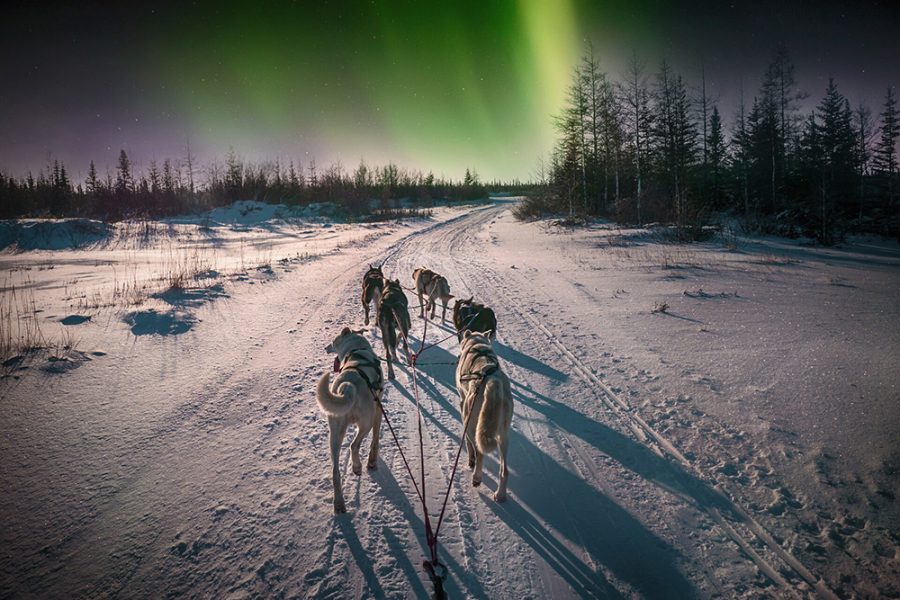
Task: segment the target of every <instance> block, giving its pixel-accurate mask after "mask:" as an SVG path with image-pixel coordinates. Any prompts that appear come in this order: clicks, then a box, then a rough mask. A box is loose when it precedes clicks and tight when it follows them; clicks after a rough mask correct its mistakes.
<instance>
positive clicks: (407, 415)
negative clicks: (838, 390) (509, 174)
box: [0, 204, 836, 598]
mask: <svg viewBox="0 0 900 600" xmlns="http://www.w3.org/2000/svg"><path fill="white" fill-rule="evenodd" d="M507 211H508V206H507V205H504V204H500V205H494V206H488V207H485V208H480V209H477V210H473V211H471V212H467V213H464V214H461V215H459V216H458V217H455V218H453V219H450V220H448V221H445V222H442V223H437V224H434V225H431V226H428V227H425V228H423V229H420V230H418V231H415V232H413V233H411V234H409V235H406V236H405V237H402V238H401V239H399V240H398V241H396V242H394V243H392V244H390V245H387V246H386V247H381V246H384V244H382V242H381V241H376V242H373V243H371V244H370V245H368V246H366V247H364V248H362V249H359V250H357V252H355V253H354V254H353V255H350V254H339V255H336V256H331V257H328V258H327V259H324V260H328V261H330V263H329V264H328V265H327V268H328V273H329V274H330V275H329V276H328V277H327V278H326V279H327V281H326V283H327V284H326V285H322V286H317V287H316V289H307V288H305V287H304V286H303V285H302V282H301V283H300V284H297V285H291V286H288V285H286V284H285V282H279V283H276V284H273V286H281V287H278V288H274V287H273V291H268V290H262V291H259V290H257V291H258V292H259V293H260V294H261V296H260V298H259V299H258V303H259V306H260V307H265V306H269V305H270V304H271V303H273V302H274V303H276V304H275V305H276V306H277V307H278V308H277V309H273V312H274V314H273V318H272V321H271V327H270V328H269V331H261V332H257V335H256V338H255V340H252V341H253V343H252V344H249V343H247V349H246V351H245V352H244V357H245V360H244V361H242V362H241V364H215V368H213V369H212V370H211V371H212V375H210V376H201V377H199V378H198V381H194V382H192V383H189V381H188V379H185V386H186V389H185V391H184V394H183V400H182V401H181V402H176V403H175V404H173V406H172V408H171V409H170V410H169V411H168V412H167V413H165V414H163V416H162V417H160V418H159V419H157V421H156V424H155V425H154V426H152V427H150V428H149V429H148V431H147V432H146V433H145V434H144V435H142V436H141V439H140V442H134V443H133V444H132V445H130V446H129V447H128V448H126V450H124V451H123V457H124V458H123V460H125V461H126V462H127V463H128V465H129V468H127V469H124V470H126V471H128V472H129V475H128V476H126V477H120V478H119V479H117V480H115V481H114V482H113V483H112V484H111V487H110V488H109V489H107V491H106V493H105V496H104V497H103V499H101V500H97V501H95V502H94V505H93V507H92V509H91V510H90V511H88V512H87V513H84V514H81V515H79V516H76V517H73V519H74V521H73V523H71V524H70V525H69V526H68V527H67V528H66V530H67V531H68V533H67V534H66V535H65V536H63V537H61V538H59V539H57V540H55V541H54V543H52V544H50V545H48V546H46V547H44V548H42V549H39V551H38V552H36V553H34V554H29V555H28V556H26V557H24V558H23V559H22V562H20V563H15V564H11V563H10V561H9V558H8V557H7V558H4V559H3V561H2V562H0V565H2V570H0V583H3V584H4V585H2V586H0V597H4V598H5V597H20V596H21V597H42V596H43V597H49V596H60V595H68V594H70V593H71V594H74V595H76V596H85V597H92V596H104V597H160V596H173V595H175V596H182V595H188V596H196V597H222V596H229V597H256V596H265V597H315V598H344V597H358V598H363V597H379V598H381V597H385V598H399V597H416V598H421V597H426V596H428V595H429V594H430V593H431V584H430V583H429V582H428V581H427V580H426V578H425V575H424V571H423V569H422V566H421V561H422V559H423V558H425V557H427V555H428V548H427V546H426V544H425V540H424V537H425V536H424V523H423V517H422V507H421V504H420V503H419V501H418V499H417V498H416V495H415V491H414V489H413V486H412V484H411V482H410V481H409V478H408V476H407V474H406V471H405V469H404V467H403V463H402V461H401V459H400V455H399V452H398V451H397V448H396V446H395V445H394V442H393V439H392V438H391V435H390V432H389V431H388V429H387V425H386V424H384V425H383V426H382V433H381V452H380V458H379V463H378V468H377V470H375V471H368V472H367V471H366V470H365V469H364V472H363V474H362V475H361V476H359V477H357V476H355V475H354V474H353V473H352V471H351V470H350V469H349V466H348V463H349V441H350V439H351V438H352V435H350V434H348V435H347V436H346V438H345V442H344V445H343V448H342V453H341V459H342V465H343V469H342V481H343V487H344V493H345V497H346V499H347V504H348V510H349V513H348V514H346V515H340V516H332V515H331V514H330V513H331V479H330V464H329V458H328V450H327V436H328V434H327V425H326V422H325V419H324V417H322V416H321V415H320V414H319V412H318V409H317V406H316V404H315V401H314V399H313V396H312V390H313V389H314V386H315V382H316V380H317V379H318V377H319V375H320V373H321V372H322V371H323V370H324V369H327V368H328V367H329V365H330V357H328V356H326V355H325V353H324V351H323V350H322V348H324V346H325V344H326V343H327V342H328V341H329V340H330V338H331V337H332V336H333V335H334V333H335V332H337V331H339V329H340V327H342V326H344V325H350V326H355V325H358V324H360V323H361V321H362V309H361V307H360V305H359V299H358V298H359V285H360V278H361V275H362V273H363V272H364V270H365V267H366V265H367V263H369V262H371V263H379V262H382V261H384V262H385V267H384V268H385V272H386V274H387V275H388V276H389V277H392V278H399V279H400V282H401V283H402V284H403V285H404V286H406V287H411V286H412V279H411V273H412V271H413V269H414V268H416V267H417V266H421V265H425V266H428V267H430V268H433V269H434V270H436V271H437V272H439V273H442V274H444V275H445V276H447V278H448V280H449V281H450V285H451V291H452V293H454V294H455V295H456V296H457V297H461V296H468V295H475V297H476V299H479V300H482V301H485V302H486V303H487V304H489V305H490V306H492V307H493V308H494V310H495V312H496V313H497V315H498V321H499V324H498V325H499V331H498V340H497V343H496V344H495V345H496V346H497V348H498V354H499V355H500V357H501V362H502V366H503V368H504V370H505V371H506V372H507V373H508V374H509V376H510V379H511V380H512V382H513V390H514V400H515V409H514V418H513V425H512V431H511V437H510V448H509V467H510V481H509V499H508V500H507V502H506V503H504V504H497V503H495V502H494V501H493V500H492V499H491V497H490V494H491V492H492V491H493V490H494V489H495V487H496V483H497V482H496V473H497V468H498V464H497V461H496V460H495V458H494V456H490V457H487V458H486V460H485V476H484V481H483V483H482V485H481V487H479V488H472V486H471V484H470V471H469V470H468V468H467V467H466V464H465V461H466V458H465V451H463V453H462V456H461V457H460V466H459V469H458V471H457V477H456V479H455V480H454V482H453V483H452V485H451V487H450V500H449V502H448V504H447V510H446V516H445V519H444V523H443V525H442V529H441V532H440V540H439V542H440V547H439V556H440V559H441V560H442V562H444V563H445V564H446V565H447V566H448V569H449V578H448V580H447V583H446V589H447V592H448V594H449V596H450V597H470V598H485V597H490V598H507V597H510V598H512V597H516V598H518V597H535V598H542V597H546V598H551V597H552V598H564V597H585V598H607V597H623V596H624V597H651V598H670V597H691V596H701V597H707V596H715V595H723V596H725V597H747V598H753V597H764V596H768V595H772V594H774V595H777V596H782V597H787V596H791V597H797V598H808V597H814V596H815V595H818V596H819V597H821V598H835V597H836V596H835V595H834V594H833V593H832V592H831V591H830V590H828V589H827V587H826V586H825V585H824V583H823V582H822V581H821V580H820V579H819V578H818V577H816V576H815V575H814V574H813V573H812V572H810V571H809V570H808V569H807V568H806V567H805V566H804V565H803V564H801V563H800V562H799V561H798V560H797V559H796V558H795V557H794V556H793V555H792V554H791V553H790V552H788V551H787V550H786V549H785V548H783V547H782V546H781V545H779V544H778V542H777V541H775V539H774V537H773V536H772V534H771V533H770V532H769V531H767V530H766V528H765V527H763V525H761V524H760V523H759V522H758V521H756V520H755V519H754V518H753V517H752V516H750V514H749V512H748V511H747V510H745V509H744V508H743V507H742V506H741V505H740V501H739V498H737V496H736V495H735V493H734V492H733V491H731V490H728V489H726V488H724V487H722V486H721V484H716V483H715V482H713V481H710V480H709V479H707V478H705V477H704V476H703V474H702V473H701V471H700V469H699V467H698V466H696V465H695V464H694V463H693V462H692V460H691V459H690V458H688V457H686V456H685V455H684V454H682V453H681V452H680V451H679V449H678V448H677V446H676V445H675V444H674V443H672V442H670V441H669V440H668V439H667V438H666V437H665V436H664V435H663V434H662V433H660V432H659V431H657V430H656V429H654V427H653V426H652V425H651V424H650V423H648V421H647V420H645V419H644V418H643V417H642V415H641V414H640V413H639V411H638V410H637V409H635V408H634V407H633V406H632V405H631V404H630V403H629V402H628V400H627V399H626V398H624V397H623V395H622V394H620V393H617V391H616V390H615V389H614V388H613V387H612V386H610V385H609V384H607V383H606V382H604V381H603V379H601V377H599V376H598V375H597V374H596V373H597V370H598V369H600V368H602V367H603V365H594V364H590V363H589V362H588V360H587V359H584V358H582V357H581V356H582V352H581V351H580V349H579V348H573V347H571V346H570V345H569V343H567V342H566V341H565V340H563V339H561V337H560V336H559V335H557V334H556V333H554V331H556V328H557V327H558V326H560V323H557V322H556V320H555V317H554V315H553V314H552V313H549V312H548V311H544V310H542V309H541V306H547V305H551V306H552V301H553V297H552V296H551V295H550V294H549V293H548V291H547V290H542V289H540V288H539V287H532V286H530V285H529V283H530V281H529V279H528V278H527V277H526V276H525V275H524V274H522V273H521V272H517V271H514V270H509V271H506V270H504V271H503V272H502V273H501V271H500V270H499V267H498V266H497V265H496V264H494V263H492V260H491V257H490V250H489V249H488V250H487V251H486V250H485V246H486V245H487V246H488V247H489V245H490V244H491V243H493V241H494V240H493V239H492V238H490V237H487V236H488V234H487V233H486V231H485V229H486V226H487V225H489V224H490V223H491V222H492V221H493V220H494V219H497V218H509V214H508V212H507ZM309 268H323V269H324V268H325V265H324V264H323V263H322V262H320V263H318V264H317V265H314V266H311V267H309ZM293 277H298V276H297V274H296V273H295V274H294V276H293ZM295 280H296V279H289V280H288V281H295ZM269 294H272V295H273V297H271V298H267V296H268V295H269ZM526 294H527V295H526ZM407 296H408V297H409V300H410V305H411V306H415V305H417V304H418V299H417V298H416V297H415V295H414V294H411V293H408V294H407ZM437 312H438V319H437V320H436V321H430V322H429V323H428V334H427V336H426V337H427V340H428V341H429V342H434V341H436V340H438V339H440V338H443V337H445V336H446V335H449V334H450V333H452V324H450V323H449V322H448V324H447V325H445V326H441V324H440V320H439V314H440V309H438V311H437ZM236 316H237V315H236ZM411 317H412V321H413V327H412V330H411V332H410V338H411V340H410V341H411V346H412V347H411V350H413V349H418V347H419V344H420V338H419V336H421V335H422V329H423V323H424V322H423V320H422V319H420V318H419V317H418V309H412V310H411ZM238 318H239V316H238ZM288 327H291V328H295V332H294V333H291V334H285V333H284V330H285V329H286V328H288ZM369 337H370V340H371V341H372V344H373V347H374V348H375V350H376V353H377V354H378V355H379V356H381V355H383V346H382V345H381V341H380V339H379V338H378V337H377V336H376V334H375V331H374V327H370V329H369ZM257 340H258V341H257ZM235 341H236V340H228V339H226V340H221V341H218V342H216V343H211V346H210V347H209V348H205V350H206V351H207V352H214V351H215V350H216V348H221V347H225V346H227V345H228V344H230V343H234V342H235ZM456 352H457V342H456V339H455V336H453V337H451V338H450V339H448V340H446V341H444V342H442V343H441V344H440V345H439V346H435V347H432V348H429V349H428V350H426V351H425V353H423V355H422V357H421V358H420V363H419V365H420V366H419V370H418V372H417V373H416V375H415V376H416V377H417V383H418V385H419V394H420V396H419V400H420V402H421V412H422V419H423V432H424V433H423V435H424V439H423V444H424V452H425V461H426V496H427V499H428V508H429V513H430V517H431V520H432V524H433V525H435V524H436V521H437V517H438V514H439V512H440V508H441V506H440V501H441V499H442V498H443V493H444V491H445V489H446V486H447V478H448V477H449V475H450V468H451V466H452V461H453V459H454V457H455V455H456V452H457V449H458V444H459V434H460V429H461V422H460V418H459V409H458V395H457V393H456V391H455V381H454V373H455V367H454V366H453V365H452V364H445V363H452V362H453V361H454V360H455V357H456ZM398 354H401V355H402V351H401V352H400V353H398ZM210 360H213V359H210ZM396 366H397V369H396V370H397V378H398V379H397V381H396V382H393V383H390V382H389V383H388V384H387V387H386V389H387V395H386V399H385V408H386V410H387V411H388V415H389V418H390V420H391V423H392V424H393V426H394V429H395V431H396V432H397V434H398V437H399V442H400V444H401V445H402V447H403V450H404V452H405V453H406V456H407V458H408V460H409V462H410V467H411V468H412V470H413V472H414V473H415V474H416V475H417V476H418V473H419V464H420V463H419V458H418V433H417V425H416V423H417V421H416V413H415V406H416V405H415V398H414V396H413V386H412V377H413V373H412V371H411V370H410V368H409V367H408V365H407V364H406V360H405V359H401V361H400V364H399V365H396ZM556 394H561V395H562V396H563V400H556V399H555V395H556ZM573 394H575V395H573ZM370 439H371V438H367V439H366V441H365V443H364V444H363V450H364V451H367V450H368V443H369V441H370ZM245 440H253V441H254V442H253V446H252V447H246V445H242V442H244V441H245ZM192 478H195V479H196V481H199V482H200V484H199V489H197V488H196V487H195V486H194V485H193V484H192ZM173 485H174V486H175V488H176V489H175V490H173V491H172V494H174V495H173V497H169V496H167V495H166V494H160V493H159V491H158V487H159V486H168V487H172V486H173ZM179 486H180V487H179ZM179 490H180V491H179ZM720 540H728V543H731V544H733V546H732V550H730V551H719V552H713V553H712V555H711V558H712V559H715V560H722V559H723V557H724V558H725V559H727V560H728V561H730V562H732V563H734V564H737V565H738V566H732V567H731V569H730V571H729V573H731V574H733V575H734V577H735V580H733V581H729V580H722V579H721V578H719V577H717V576H716V574H715V573H716V572H717V568H718V567H719V565H715V564H705V563H704V560H709V559H710V557H709V556H707V555H706V554H704V553H705V552H706V550H704V549H701V548H706V547H708V546H710V545H719V546H721V545H722V544H723V542H722V541H720ZM92 547H93V548H95V549H96V551H97V554H100V555H103V556H102V560H99V561H97V562H96V564H93V562H94V558H95V557H94V556H93V555H92V554H91V553H90V552H87V553H86V549H89V548H92ZM107 552H108V553H109V555H108V556H107V555H106V554H107ZM16 564H17V565H18V567H16ZM751 565H752V566H751ZM753 567H755V568H753ZM756 569H758V572H759V573H762V574H764V575H765V577H762V578H761V577H760V576H759V575H758V573H757V571H756ZM17 571H22V572H17ZM14 577H15V578H17V579H18V580H19V581H20V583H21V582H24V583H23V584H21V585H22V588H21V589H22V590H23V591H22V593H21V594H17V593H10V592H9V590H10V589H13V588H11V587H8V586H11V585H12V582H13V578H14ZM73 579H74V580H75V581H77V582H78V585H77V586H75V587H72V581H73ZM767 580H768V581H767ZM772 585H774V586H776V588H777V590H778V591H777V592H775V591H774V590H773V589H772V588H771V587H768V586H772ZM63 590H66V591H65V592H64V591H63Z"/></svg>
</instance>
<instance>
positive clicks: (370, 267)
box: [369, 263, 375, 271]
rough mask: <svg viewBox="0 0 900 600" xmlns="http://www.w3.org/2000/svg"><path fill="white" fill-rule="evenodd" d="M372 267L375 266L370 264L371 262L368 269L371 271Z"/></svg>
mask: <svg viewBox="0 0 900 600" xmlns="http://www.w3.org/2000/svg"><path fill="white" fill-rule="evenodd" d="M374 268H375V267H373V266H372V263H369V270H370V271H371V270H372V269H374Z"/></svg>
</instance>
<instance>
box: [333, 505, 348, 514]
mask: <svg viewBox="0 0 900 600" xmlns="http://www.w3.org/2000/svg"><path fill="white" fill-rule="evenodd" d="M346 512H347V507H346V506H344V503H343V502H341V503H337V502H335V504H334V514H336V515H342V514H344V513H346Z"/></svg>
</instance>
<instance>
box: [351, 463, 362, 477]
mask: <svg viewBox="0 0 900 600" xmlns="http://www.w3.org/2000/svg"><path fill="white" fill-rule="evenodd" d="M353 474H354V475H362V465H360V466H358V467H353Z"/></svg>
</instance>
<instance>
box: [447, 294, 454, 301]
mask: <svg viewBox="0 0 900 600" xmlns="http://www.w3.org/2000/svg"><path fill="white" fill-rule="evenodd" d="M453 297H454V296H453V294H449V295H448V296H447V301H448V302H449V301H450V299H451V298H453Z"/></svg>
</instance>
